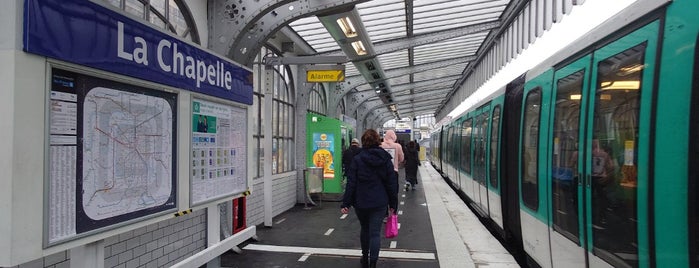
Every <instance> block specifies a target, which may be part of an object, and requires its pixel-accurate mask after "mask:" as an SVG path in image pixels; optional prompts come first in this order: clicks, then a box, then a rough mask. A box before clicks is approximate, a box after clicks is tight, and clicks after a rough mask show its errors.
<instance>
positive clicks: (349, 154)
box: [342, 138, 362, 177]
mask: <svg viewBox="0 0 699 268" xmlns="http://www.w3.org/2000/svg"><path fill="white" fill-rule="evenodd" d="M361 150H362V148H360V147H359V140H358V139H357V138H354V139H352V143H350V147H349V148H347V149H346V150H345V151H344V152H342V172H343V174H344V176H345V177H347V170H348V169H349V166H350V164H351V163H352V158H354V156H355V155H357V154H359V152H360V151H361Z"/></svg>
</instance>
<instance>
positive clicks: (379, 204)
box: [340, 129, 398, 268]
mask: <svg viewBox="0 0 699 268" xmlns="http://www.w3.org/2000/svg"><path fill="white" fill-rule="evenodd" d="M380 144H381V140H380V137H379V134H378V133H377V132H376V130H373V129H368V130H366V131H365V132H364V134H363V135H362V151H361V152H360V153H359V154H358V155H357V156H355V157H354V159H353V160H352V162H351V164H350V166H349V170H348V172H347V187H346V188H345V194H344V197H343V199H342V206H341V209H340V211H341V212H342V213H343V214H347V213H348V212H349V208H350V207H354V209H355V213H356V214H357V218H358V219H359V224H360V225H361V232H360V236H359V240H360V242H361V245H362V258H361V260H360V261H361V263H362V267H372V268H373V267H376V262H377V261H378V259H379V249H380V247H381V226H382V220H383V218H384V216H385V214H386V207H387V206H388V207H389V208H390V211H391V213H395V211H396V210H397V207H398V177H397V176H396V173H395V172H394V170H393V160H392V159H391V155H390V154H388V152H386V151H385V150H384V149H382V148H381V147H379V145H380Z"/></svg>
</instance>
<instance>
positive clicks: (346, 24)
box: [337, 17, 357, 38]
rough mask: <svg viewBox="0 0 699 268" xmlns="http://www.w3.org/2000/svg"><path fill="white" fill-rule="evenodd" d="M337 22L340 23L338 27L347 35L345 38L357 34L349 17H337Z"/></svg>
mask: <svg viewBox="0 0 699 268" xmlns="http://www.w3.org/2000/svg"><path fill="white" fill-rule="evenodd" d="M337 24H338V25H340V29H342V32H343V33H345V36H347V38H350V37H356V36H357V30H356V29H354V25H353V24H352V21H351V20H350V18H349V17H342V18H339V19H337Z"/></svg>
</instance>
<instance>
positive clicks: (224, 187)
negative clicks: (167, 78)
mask: <svg viewBox="0 0 699 268" xmlns="http://www.w3.org/2000/svg"><path fill="white" fill-rule="evenodd" d="M247 121H248V120H247V110H246V109H245V108H240V107H235V106H231V105H224V104H219V103H215V102H210V101H205V100H200V99H194V100H193V102H192V152H191V156H192V167H191V172H192V173H191V188H190V189H191V192H190V194H191V200H192V201H191V203H192V205H195V204H201V203H204V202H207V201H212V200H216V199H220V198H223V197H227V196H232V195H235V194H239V193H242V192H244V191H246V190H247V189H248V185H247V182H248V181H247V139H246V137H247Z"/></svg>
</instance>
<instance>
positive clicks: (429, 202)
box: [221, 162, 519, 268]
mask: <svg viewBox="0 0 699 268" xmlns="http://www.w3.org/2000/svg"><path fill="white" fill-rule="evenodd" d="M401 177H402V176H401ZM418 181H419V183H418V184H417V186H416V189H415V190H407V191H406V190H405V189H404V188H402V187H401V190H400V192H399V193H398V202H399V206H398V222H399V233H398V236H397V237H395V238H391V239H388V238H383V237H382V241H381V252H380V255H379V262H378V265H377V267H402V268H403V267H408V268H409V267H428V268H429V267H480V266H488V267H519V265H518V264H517V262H516V261H515V259H514V258H513V257H512V255H510V254H509V253H508V252H507V251H506V250H505V248H504V247H503V246H502V244H500V242H499V241H498V240H497V239H496V238H495V237H493V236H492V235H491V234H490V232H488V230H487V229H486V228H485V227H484V226H483V225H482V224H481V222H480V221H479V220H478V218H477V217H476V215H474V214H473V212H471V210H470V209H469V208H468V207H467V206H466V204H465V203H464V202H463V201H462V200H461V199H460V198H459V196H458V195H456V193H455V192H454V191H453V190H452V189H451V188H450V187H449V185H447V183H446V182H445V181H444V179H443V178H442V177H441V176H440V175H439V173H438V172H437V171H436V170H435V169H434V168H433V167H432V166H431V165H429V164H428V163H427V162H423V163H422V165H421V166H420V167H419V173H418ZM402 183H403V182H401V183H399V184H401V186H402ZM359 229H360V227H359V221H358V220H357V219H356V216H355V214H354V211H350V213H349V214H347V215H346V216H343V214H342V213H340V202H330V201H322V202H316V206H312V207H306V206H304V205H299V206H296V207H294V208H292V209H290V210H288V211H286V212H284V213H282V214H280V215H278V216H277V217H275V218H274V220H273V226H272V227H258V228H257V238H258V241H247V242H245V243H244V244H242V245H240V248H242V253H234V252H227V253H225V254H223V255H222V256H221V266H222V267H236V268H237V267H333V268H344V267H360V265H359V257H360V256H361V247H360V244H359ZM382 234H383V233H382Z"/></svg>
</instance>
